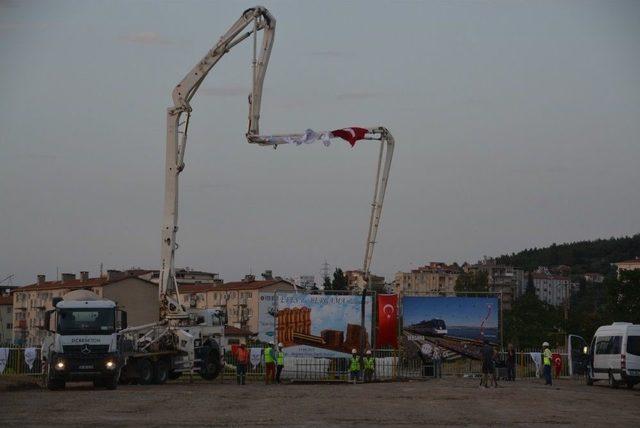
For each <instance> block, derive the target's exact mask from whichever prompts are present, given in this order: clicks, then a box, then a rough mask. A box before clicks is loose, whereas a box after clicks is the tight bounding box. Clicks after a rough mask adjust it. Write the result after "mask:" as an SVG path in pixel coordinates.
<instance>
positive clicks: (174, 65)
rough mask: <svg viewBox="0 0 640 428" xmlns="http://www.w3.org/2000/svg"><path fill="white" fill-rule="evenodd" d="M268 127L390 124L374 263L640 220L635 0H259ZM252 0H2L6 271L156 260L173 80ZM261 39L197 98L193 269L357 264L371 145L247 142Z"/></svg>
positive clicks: (537, 242) (446, 257) (186, 229)
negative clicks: (266, 15) (268, 36)
mask: <svg viewBox="0 0 640 428" xmlns="http://www.w3.org/2000/svg"><path fill="white" fill-rule="evenodd" d="M263 4H264V6H266V7H267V8H268V9H269V10H270V11H271V13H272V14H273V15H274V16H275V17H276V19H277V28H276V37H275V44H274V48H273V53H272V56H271V62H270V65H269V69H268V71H267V76H266V79H265V89H264V94H263V105H262V114H261V128H262V131H263V132H265V133H278V132H301V131H304V130H305V129H307V128H312V129H315V130H325V129H335V128H342V127H346V126H372V125H384V126H386V127H388V128H389V129H390V130H391V132H392V133H393V135H394V136H395V138H396V153H395V158H394V162H393V165H392V168H391V178H390V182H389V188H388V192H387V199H386V200H385V206H384V211H383V216H382V222H381V229H380V234H379V236H378V244H377V246H376V249H375V254H374V260H373V266H372V270H373V272H375V273H378V274H383V275H385V276H386V277H387V279H388V280H391V279H392V276H393V274H394V273H395V272H396V271H398V270H408V269H411V268H414V267H417V266H419V265H422V264H425V263H427V262H428V261H444V262H453V261H458V262H464V261H476V260H478V259H480V258H482V256H484V255H489V256H493V255H500V254H503V253H508V252H512V251H518V250H521V249H525V248H531V247H535V246H545V245H549V244H551V243H554V242H556V243H560V242H569V241H577V240H584V239H594V238H606V237H610V236H621V235H631V234H634V233H638V232H639V231H640V230H639V227H638V220H639V219H640V197H639V190H640V186H639V183H640V166H639V165H640V138H639V136H640V49H639V48H638V47H639V46H640V2H639V1H615V0H611V1H589V0H575V1H568V0H567V1H544V0H541V1H528V2H524V1H517V0H515V1H514V0H505V1H498V0H493V1H482V0H478V1H424V2H393V3H391V2H375V1H350V2H338V1H335V2H299V1H274V2H271V1H265V2H263ZM254 5H255V4H254V3H253V2H245V1H234V2H231V1H226V2H211V1H173V2H162V1H160V2H156V1H153V2H152V1H136V2H133V1H84V0H83V1H28V0H27V1H4V0H0V58H2V60H1V61H0V93H2V97H1V98H0V219H1V220H2V221H1V222H0V242H1V245H0V279H2V278H4V277H5V276H7V275H9V274H15V278H14V280H13V281H14V284H17V285H22V284H26V283H32V282H34V281H35V279H36V275H37V274H39V273H44V274H46V275H47V276H48V277H49V278H54V277H55V274H56V269H58V270H59V271H60V272H75V273H77V272H79V271H81V270H89V271H90V272H91V273H92V275H97V273H98V269H99V266H100V263H103V264H104V267H105V269H108V268H128V267H132V266H139V267H143V268H153V269H158V267H159V264H160V241H161V238H160V231H161V225H162V203H163V198H164V193H163V192H164V189H163V186H164V157H165V153H164V149H165V111H166V108H167V107H169V106H170V105H171V97H170V94H171V91H172V89H173V87H174V86H175V85H176V84H177V83H178V82H179V81H180V80H181V79H182V78H183V77H184V75H185V74H186V73H187V72H188V71H189V70H190V69H191V68H192V67H193V66H194V65H195V64H196V63H197V62H198V61H199V60H200V59H201V58H202V56H203V55H204V54H205V53H206V52H207V50H209V49H210V48H211V47H213V46H214V45H215V43H216V41H217V40H218V38H219V37H220V36H221V35H222V34H223V33H224V32H226V31H227V29H228V27H229V26H230V25H232V24H233V22H235V20H236V19H237V18H238V17H240V15H241V13H242V11H243V10H245V9H246V8H247V7H250V6H254ZM250 60H251V44H250V43H248V42H245V43H244V44H241V45H238V46H236V47H235V48H234V49H233V50H232V51H231V52H230V53H229V54H228V55H227V56H226V57H225V58H223V60H222V61H221V62H220V63H218V64H217V66H216V67H215V68H214V70H213V72H212V73H211V74H210V75H209V76H208V78H207V80H205V82H204V84H203V85H202V87H201V89H200V92H199V93H198V94H197V95H196V97H195V98H194V100H193V102H192V106H193V108H194V113H193V115H192V121H191V125H190V135H189V144H188V147H187V151H186V163H187V166H186V169H185V170H184V172H183V173H182V175H181V193H180V197H181V200H180V217H179V226H180V230H179V232H178V243H179V244H180V249H179V251H178V255H177V265H178V266H179V267H184V266H189V267H192V268H196V269H202V270H208V271H213V272H219V273H220V274H221V275H222V277H223V278H224V279H225V280H226V281H232V280H238V279H240V278H241V277H242V276H243V275H244V274H246V273H248V272H249V271H250V270H251V271H252V272H253V273H260V272H262V271H263V270H265V269H272V270H273V271H274V273H275V274H277V275H282V276H289V275H299V274H316V275H318V274H319V271H320V269H321V265H322V263H323V262H324V260H325V259H326V260H327V262H328V263H329V264H330V265H331V266H332V267H335V266H336V265H338V266H341V267H343V268H345V269H350V268H359V267H361V266H362V257H363V254H364V244H365V237H366V232H367V228H368V221H369V210H370V203H371V196H372V191H373V181H374V176H375V162H376V158H377V146H376V145H375V144H373V143H370V142H361V143H359V144H357V145H356V147H355V148H353V149H352V148H351V147H350V146H349V145H348V144H347V143H345V142H340V141H338V140H336V141H335V142H334V143H333V144H332V145H331V146H330V147H329V148H325V147H323V146H322V145H321V144H318V145H310V146H300V147H287V146H283V147H280V148H278V150H273V149H270V148H260V147H256V146H254V145H250V144H247V143H246V140H245V137H244V134H245V132H246V125H247V123H246V122H247V111H248V109H247V107H248V106H247V94H248V93H249V90H250V83H249V82H250V72H251V68H250Z"/></svg>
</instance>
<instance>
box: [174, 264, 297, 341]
mask: <svg viewBox="0 0 640 428" xmlns="http://www.w3.org/2000/svg"><path fill="white" fill-rule="evenodd" d="M294 290H295V286H294V285H293V284H292V283H291V282H289V281H286V280H284V279H281V278H278V277H276V278H274V279H271V280H263V281H256V279H255V277H254V276H252V275H247V276H246V277H245V279H244V280H242V281H239V282H227V283H225V284H222V285H213V284H185V285H181V286H180V299H181V303H182V304H183V305H185V306H186V307H188V308H194V309H222V310H225V311H226V312H227V318H228V319H227V324H228V325H229V326H233V327H237V328H240V329H247V330H249V331H250V332H252V333H254V334H255V333H258V320H259V309H260V293H263V292H264V293H268V292H276V291H294Z"/></svg>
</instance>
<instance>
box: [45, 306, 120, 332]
mask: <svg viewBox="0 0 640 428" xmlns="http://www.w3.org/2000/svg"><path fill="white" fill-rule="evenodd" d="M114 312H115V311H114V309H112V308H101V309H88V308H87V309H84V308H83V309H59V310H58V328H57V331H58V333H60V334H112V333H113V332H114V331H115V316H114V315H115V314H114Z"/></svg>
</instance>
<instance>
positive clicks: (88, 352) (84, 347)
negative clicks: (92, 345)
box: [80, 345, 91, 354]
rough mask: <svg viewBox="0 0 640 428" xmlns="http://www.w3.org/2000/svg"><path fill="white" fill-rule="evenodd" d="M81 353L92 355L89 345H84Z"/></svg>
mask: <svg viewBox="0 0 640 428" xmlns="http://www.w3.org/2000/svg"><path fill="white" fill-rule="evenodd" d="M80 352H82V353H83V354H90V353H91V349H89V345H84V346H83V347H82V349H81V350H80Z"/></svg>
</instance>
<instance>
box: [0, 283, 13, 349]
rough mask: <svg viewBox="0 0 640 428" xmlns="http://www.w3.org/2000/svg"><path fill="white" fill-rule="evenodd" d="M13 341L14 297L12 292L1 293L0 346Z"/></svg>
mask: <svg viewBox="0 0 640 428" xmlns="http://www.w3.org/2000/svg"><path fill="white" fill-rule="evenodd" d="M12 341H13V299H12V297H11V295H10V294H5V295H0V346H5V345H9V344H11V342H12Z"/></svg>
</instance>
